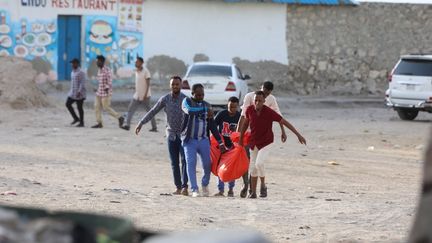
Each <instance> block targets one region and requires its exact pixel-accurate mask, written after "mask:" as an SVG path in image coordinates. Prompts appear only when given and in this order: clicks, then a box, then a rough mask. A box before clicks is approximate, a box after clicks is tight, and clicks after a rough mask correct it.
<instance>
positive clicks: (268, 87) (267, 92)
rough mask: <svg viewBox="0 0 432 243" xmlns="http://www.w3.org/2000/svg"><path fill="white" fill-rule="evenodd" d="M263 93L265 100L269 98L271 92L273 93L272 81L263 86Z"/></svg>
mask: <svg viewBox="0 0 432 243" xmlns="http://www.w3.org/2000/svg"><path fill="white" fill-rule="evenodd" d="M261 91H263V92H264V95H265V96H264V98H265V97H267V96H269V95H270V94H271V92H272V91H273V83H272V82H270V81H265V82H264V83H263V85H262V86H261Z"/></svg>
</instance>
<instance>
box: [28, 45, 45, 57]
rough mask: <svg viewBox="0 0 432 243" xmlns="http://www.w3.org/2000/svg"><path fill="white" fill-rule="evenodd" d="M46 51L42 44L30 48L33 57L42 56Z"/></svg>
mask: <svg viewBox="0 0 432 243" xmlns="http://www.w3.org/2000/svg"><path fill="white" fill-rule="evenodd" d="M46 53H47V51H46V48H45V47H43V46H37V47H34V48H33V49H32V50H31V53H30V54H31V55H33V56H35V57H43V56H45V55H46Z"/></svg>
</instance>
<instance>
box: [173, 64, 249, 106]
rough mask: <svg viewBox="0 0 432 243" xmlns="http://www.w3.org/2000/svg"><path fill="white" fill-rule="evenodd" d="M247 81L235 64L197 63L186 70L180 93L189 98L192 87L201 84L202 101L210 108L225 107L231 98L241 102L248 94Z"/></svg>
mask: <svg viewBox="0 0 432 243" xmlns="http://www.w3.org/2000/svg"><path fill="white" fill-rule="evenodd" d="M248 79H250V76H249V75H243V74H242V72H241V71H240V69H239V68H238V67H237V66H236V65H235V64H231V63H214V62H197V63H194V64H192V65H191V66H190V67H189V68H188V70H187V72H186V75H185V77H184V78H183V83H182V90H181V91H182V92H183V93H184V94H185V95H187V96H191V88H192V85H194V84H197V83H201V84H202V85H203V86H204V92H205V97H204V100H206V101H207V102H209V103H210V104H211V105H212V106H226V104H227V103H228V99H229V98H230V97H231V96H236V97H237V98H239V99H240V103H242V102H243V97H244V95H246V94H247V92H248V85H247V82H246V80H248Z"/></svg>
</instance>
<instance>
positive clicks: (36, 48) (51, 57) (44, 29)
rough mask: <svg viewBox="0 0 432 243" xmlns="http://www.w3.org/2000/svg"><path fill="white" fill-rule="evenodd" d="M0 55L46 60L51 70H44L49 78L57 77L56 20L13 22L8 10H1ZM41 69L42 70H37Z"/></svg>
mask: <svg viewBox="0 0 432 243" xmlns="http://www.w3.org/2000/svg"><path fill="white" fill-rule="evenodd" d="M0 16H1V17H0V57H5V56H10V55H14V56H17V57H21V58H25V59H27V60H29V61H33V60H35V59H36V58H38V59H37V61H38V62H44V63H45V66H49V67H50V68H49V69H51V70H50V71H51V72H50V71H47V70H44V73H45V75H50V77H49V79H51V80H52V79H56V75H54V74H53V73H55V72H54V70H56V68H57V63H56V57H57V44H56V38H57V35H56V30H57V24H56V20H52V21H46V20H45V21H40V20H34V21H31V20H28V19H20V20H18V21H15V22H12V21H11V18H10V14H9V12H7V11H0ZM37 71H40V70H37Z"/></svg>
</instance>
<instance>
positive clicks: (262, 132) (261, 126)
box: [246, 105, 282, 149]
mask: <svg viewBox="0 0 432 243" xmlns="http://www.w3.org/2000/svg"><path fill="white" fill-rule="evenodd" d="M246 118H247V119H248V120H249V126H250V130H251V138H250V145H251V148H252V149H253V148H254V147H255V146H256V147H257V148H258V149H262V148H264V147H265V146H267V145H269V144H271V143H273V139H274V138H273V137H274V136H273V129H272V127H273V122H280V121H281V120H282V116H281V115H279V114H278V113H277V112H275V111H274V110H272V109H271V108H269V107H268V106H265V105H264V106H263V108H262V110H261V113H260V114H259V115H258V113H257V111H256V110H255V106H254V105H251V106H249V107H248V108H247V109H246Z"/></svg>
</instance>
